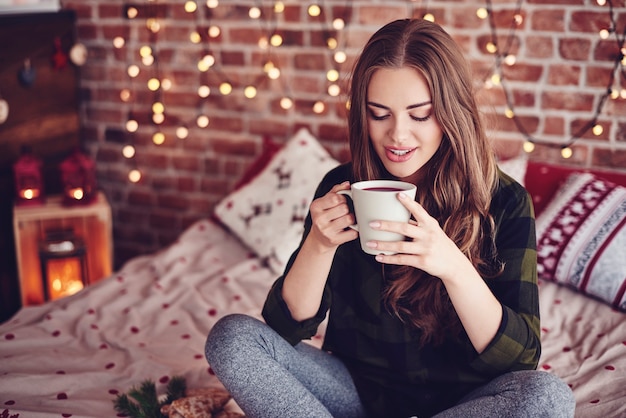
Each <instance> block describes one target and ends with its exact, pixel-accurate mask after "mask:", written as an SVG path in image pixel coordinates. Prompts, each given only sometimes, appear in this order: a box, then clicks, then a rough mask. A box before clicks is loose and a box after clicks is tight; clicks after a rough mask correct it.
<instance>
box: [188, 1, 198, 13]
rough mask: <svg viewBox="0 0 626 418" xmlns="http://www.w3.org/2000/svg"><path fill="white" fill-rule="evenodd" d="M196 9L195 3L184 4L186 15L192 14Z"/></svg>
mask: <svg viewBox="0 0 626 418" xmlns="http://www.w3.org/2000/svg"><path fill="white" fill-rule="evenodd" d="M197 8H198V5H197V4H196V2H195V1H187V2H185V11H186V12H187V13H193V12H195V11H196V9H197Z"/></svg>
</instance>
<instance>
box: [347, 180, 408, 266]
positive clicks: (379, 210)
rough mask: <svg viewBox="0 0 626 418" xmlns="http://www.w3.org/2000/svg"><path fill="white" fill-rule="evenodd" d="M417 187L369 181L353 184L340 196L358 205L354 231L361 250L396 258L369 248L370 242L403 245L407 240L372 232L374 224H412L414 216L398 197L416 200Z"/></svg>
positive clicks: (384, 181) (395, 234)
mask: <svg viewBox="0 0 626 418" xmlns="http://www.w3.org/2000/svg"><path fill="white" fill-rule="evenodd" d="M416 191H417V187H415V185H414V184H411V183H406V182H403V181H396V180H368V181H360V182H357V183H352V185H351V188H350V190H340V191H338V192H337V193H339V194H343V195H346V196H349V197H350V198H351V199H352V202H353V203H354V215H355V217H356V222H357V223H356V224H355V225H351V226H350V228H352V229H354V230H356V231H359V239H360V241H361V248H362V249H363V251H365V252H366V253H367V254H371V255H377V254H395V253H394V252H391V251H380V250H377V249H375V248H369V247H368V246H367V245H365V244H366V243H367V242H368V241H403V240H404V238H405V237H404V236H403V235H402V234H397V233H395V232H389V231H380V230H375V229H372V228H370V226H369V223H370V222H372V221H397V222H408V221H409V219H410V218H411V213H410V212H409V211H408V209H407V208H405V207H404V206H403V205H402V203H400V201H399V200H398V193H399V192H404V193H405V194H406V195H407V196H409V197H410V198H411V199H415V193H416Z"/></svg>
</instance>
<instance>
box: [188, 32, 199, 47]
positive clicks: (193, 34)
mask: <svg viewBox="0 0 626 418" xmlns="http://www.w3.org/2000/svg"><path fill="white" fill-rule="evenodd" d="M189 40H190V41H191V43H193V44H199V43H200V42H202V36H200V34H199V33H198V32H196V31H193V32H191V33H190V34H189Z"/></svg>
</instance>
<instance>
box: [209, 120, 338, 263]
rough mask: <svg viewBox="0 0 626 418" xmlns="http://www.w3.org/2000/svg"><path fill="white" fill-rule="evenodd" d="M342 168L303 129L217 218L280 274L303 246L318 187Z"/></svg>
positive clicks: (218, 208) (231, 196)
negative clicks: (334, 171)
mask: <svg viewBox="0 0 626 418" xmlns="http://www.w3.org/2000/svg"><path fill="white" fill-rule="evenodd" d="M338 164H339V163H338V162H337V161H336V160H335V159H333V158H332V157H331V156H330V154H328V152H327V151H326V150H325V149H324V148H323V147H322V146H321V145H320V143H319V142H318V141H317V139H316V138H315V137H314V136H313V135H311V133H310V132H309V131H308V130H306V129H305V128H302V129H300V130H299V131H298V132H297V133H296V134H295V135H294V136H293V137H292V138H290V139H289V141H288V142H287V143H286V144H285V146H284V147H283V148H282V149H281V150H280V151H278V152H277V153H276V154H275V155H274V156H273V158H272V160H271V161H270V162H269V163H268V164H267V165H266V166H265V168H264V169H263V170H262V171H261V172H260V173H259V174H258V175H257V176H256V177H255V178H254V179H252V180H250V181H249V182H248V183H247V184H245V185H244V186H243V187H241V188H240V189H237V190H235V191H234V192H232V193H231V194H229V195H228V196H226V197H225V198H224V199H223V200H222V201H221V202H219V203H218V205H217V206H216V208H215V215H216V216H217V218H218V219H219V220H220V222H222V224H224V225H225V226H226V227H227V228H228V229H230V230H231V231H232V232H233V233H234V234H236V235H237V236H238V237H239V239H240V240H241V241H243V242H244V243H245V244H246V245H247V246H248V247H250V249H252V250H253V251H254V252H255V253H256V254H257V255H258V256H259V257H261V258H263V259H265V260H266V261H267V263H268V265H269V267H270V268H271V269H272V270H273V271H274V272H276V273H278V274H280V273H282V272H283V270H284V268H285V265H286V263H287V261H288V260H289V256H291V253H292V252H293V251H294V250H295V249H296V248H297V246H298V244H299V243H300V239H301V238H302V232H303V230H304V218H305V217H306V215H307V213H308V210H309V205H310V204H311V201H312V199H313V195H314V193H315V189H316V188H317V185H318V184H319V182H320V181H321V179H322V177H323V176H324V175H325V174H326V173H327V172H328V171H329V170H331V169H332V168H334V167H336V166H337V165H338Z"/></svg>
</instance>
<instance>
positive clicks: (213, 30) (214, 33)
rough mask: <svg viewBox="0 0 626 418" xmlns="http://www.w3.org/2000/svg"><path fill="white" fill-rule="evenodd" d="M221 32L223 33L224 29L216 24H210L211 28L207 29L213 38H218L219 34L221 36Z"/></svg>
mask: <svg viewBox="0 0 626 418" xmlns="http://www.w3.org/2000/svg"><path fill="white" fill-rule="evenodd" d="M220 33H222V30H221V29H220V28H219V27H218V26H215V25H211V26H209V29H208V30H207V34H208V35H209V36H210V37H211V38H217V37H218V36H220Z"/></svg>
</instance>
